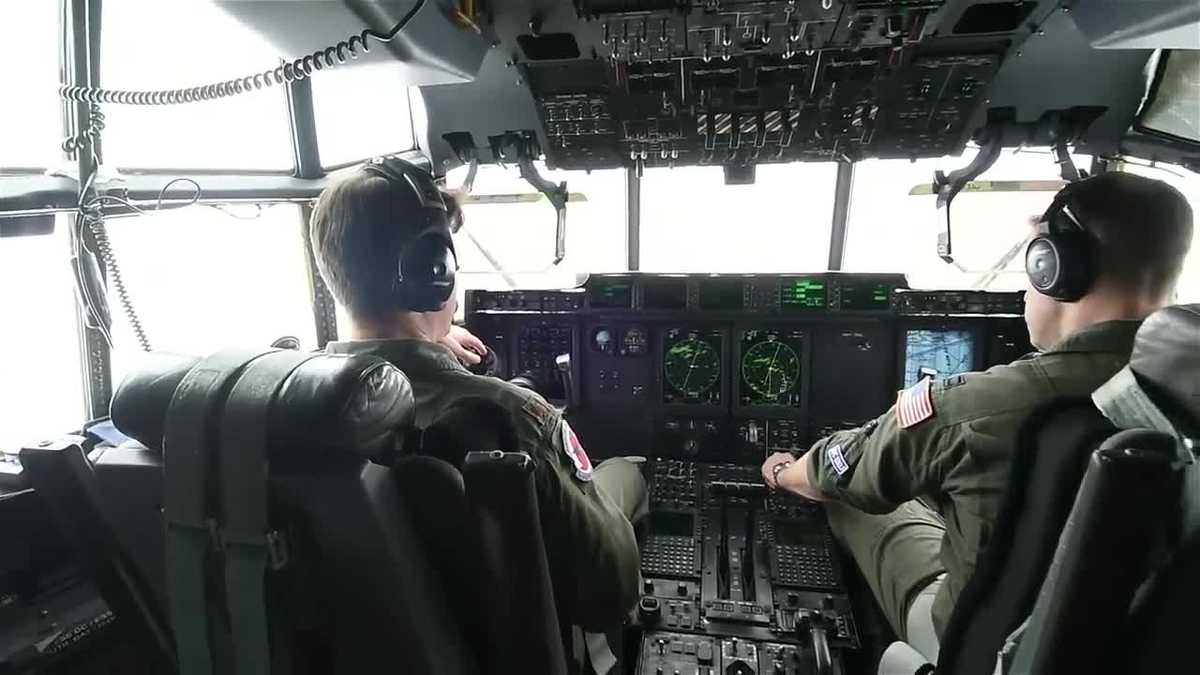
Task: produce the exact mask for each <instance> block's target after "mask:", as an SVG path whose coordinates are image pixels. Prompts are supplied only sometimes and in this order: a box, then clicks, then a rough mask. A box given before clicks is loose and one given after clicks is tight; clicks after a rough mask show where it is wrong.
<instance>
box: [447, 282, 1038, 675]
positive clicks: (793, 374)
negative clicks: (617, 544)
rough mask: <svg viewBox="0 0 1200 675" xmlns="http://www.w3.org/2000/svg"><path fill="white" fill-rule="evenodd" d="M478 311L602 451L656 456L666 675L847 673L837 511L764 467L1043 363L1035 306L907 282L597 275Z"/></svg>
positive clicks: (652, 656)
mask: <svg viewBox="0 0 1200 675" xmlns="http://www.w3.org/2000/svg"><path fill="white" fill-rule="evenodd" d="M466 306H467V307H466V308H467V321H468V327H469V328H470V329H471V330H472V331H473V332H475V333H476V334H477V335H479V336H480V337H482V338H483V339H484V340H486V341H487V342H488V344H490V345H492V346H493V349H495V350H497V354H498V358H497V363H499V364H501V367H500V372H499V373H498V375H500V376H501V377H505V378H515V377H521V378H522V379H523V381H524V382H532V383H534V385H535V387H536V388H537V389H538V390H539V391H540V392H542V394H543V395H544V396H546V397H547V398H548V399H551V400H552V402H556V403H558V404H560V405H562V406H564V407H565V409H566V411H567V415H568V416H569V418H570V420H571V425H572V427H573V428H574V430H575V431H576V432H577V433H578V434H579V436H580V438H582V439H584V441H585V442H586V444H587V447H588V452H589V454H590V455H591V456H592V457H594V458H597V459H599V458H604V457H608V456H616V455H630V454H636V455H644V456H646V457H648V458H649V462H648V463H647V465H646V467H645V469H644V473H645V476H646V480H647V484H648V486H649V491H650V494H649V499H650V512H649V514H648V515H647V517H646V518H645V519H644V520H642V521H640V522H639V524H638V528H637V530H638V538H639V551H640V554H641V575H642V583H643V586H642V589H641V591H642V592H641V598H640V600H639V604H638V612H637V621H636V624H635V628H636V629H638V630H640V631H641V642H640V645H639V646H638V649H637V652H636V654H637V655H636V659H637V672H639V673H655V674H656V675H658V674H659V673H704V674H705V675H719V674H722V673H724V674H729V673H743V674H744V673H784V674H787V673H806V674H807V673H831V674H832V673H843V674H844V673H846V672H847V663H848V661H847V652H848V650H855V649H857V648H858V647H860V645H861V643H862V640H863V638H862V636H861V635H860V633H859V624H858V621H857V619H856V617H855V614H854V611H853V609H852V604H851V594H852V593H854V592H855V591H854V590H853V589H851V588H849V587H848V586H847V575H846V574H845V573H844V563H843V561H842V559H841V554H840V552H839V550H838V547H837V545H836V544H835V542H834V539H833V535H832V533H831V532H830V530H829V527H828V524H827V522H826V519H825V514H824V510H823V509H822V508H821V506H820V505H819V504H816V503H814V502H809V501H807V500H804V499H801V498H799V497H793V496H788V495H784V494H778V493H768V491H767V489H766V486H765V485H764V484H763V482H762V477H761V475H760V473H759V472H760V469H759V466H760V464H761V462H762V460H763V458H764V457H766V456H767V455H768V454H769V453H771V452H776V451H781V450H796V449H803V448H806V447H808V446H809V445H810V444H811V443H812V442H813V441H815V440H816V439H818V438H821V437H823V436H826V435H828V434H829V433H832V432H833V431H837V430H840V429H847V428H853V427H856V426H859V425H861V424H862V423H864V422H866V421H867V420H869V419H872V418H874V417H876V416H878V415H879V414H881V413H882V412H883V411H885V410H887V408H888V407H889V406H890V405H891V404H892V402H893V401H894V400H895V396H896V391H897V390H898V389H900V388H902V387H905V386H909V385H911V384H912V383H914V382H916V381H917V380H918V379H919V378H923V377H932V378H944V377H951V376H953V375H957V374H959V373H961V372H965V371H969V370H978V369H981V368H984V367H986V366H988V365H991V364H995V363H1004V362H1008V361H1011V360H1013V359H1015V358H1017V357H1018V356H1020V355H1021V354H1023V353H1025V352H1026V351H1029V349H1030V347H1029V340H1028V336H1027V335H1026V333H1025V328H1024V322H1023V320H1022V313H1023V302H1022V299H1021V296H1020V294H1017V293H989V292H985V291H961V292H960V291H913V290H909V289H907V283H906V282H905V279H904V277H902V276H899V275H880V274H863V275H859V274H837V273H825V274H781V275H681V274H615V275H594V276H592V277H591V278H590V279H589V280H588V282H587V283H586V284H585V286H584V287H583V288H576V289H565V290H562V291H506V292H488V291H469V292H468V294H467V301H466ZM632 655H633V653H632V652H631V654H630V656H631V657H632Z"/></svg>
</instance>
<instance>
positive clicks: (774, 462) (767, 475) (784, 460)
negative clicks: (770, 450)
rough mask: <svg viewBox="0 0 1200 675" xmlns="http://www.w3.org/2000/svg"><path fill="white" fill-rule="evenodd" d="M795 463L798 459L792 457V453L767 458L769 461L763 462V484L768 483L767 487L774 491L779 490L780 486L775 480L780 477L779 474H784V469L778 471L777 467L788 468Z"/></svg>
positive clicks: (778, 453) (779, 453) (780, 453)
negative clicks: (787, 466)
mask: <svg viewBox="0 0 1200 675" xmlns="http://www.w3.org/2000/svg"><path fill="white" fill-rule="evenodd" d="M795 461H796V458H795V457H792V453H790V452H776V453H775V454H773V455H771V456H770V457H768V458H767V461H765V462H763V465H762V477H763V482H764V483H766V484H767V487H769V488H771V489H772V490H778V489H779V484H778V483H777V482H776V480H775V479H776V477H777V476H778V473H779V472H782V471H783V469H776V468H775V467H777V466H780V465H783V466H786V465H788V464H791V463H792V462H795Z"/></svg>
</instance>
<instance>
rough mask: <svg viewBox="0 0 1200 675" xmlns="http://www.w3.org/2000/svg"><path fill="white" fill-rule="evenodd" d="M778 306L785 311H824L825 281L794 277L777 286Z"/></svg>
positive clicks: (816, 278)
mask: <svg viewBox="0 0 1200 675" xmlns="http://www.w3.org/2000/svg"><path fill="white" fill-rule="evenodd" d="M779 304H780V305H782V307H783V309H785V310H803V309H825V280H824V279H822V278H820V277H794V278H791V279H784V280H783V281H781V282H780V284H779Z"/></svg>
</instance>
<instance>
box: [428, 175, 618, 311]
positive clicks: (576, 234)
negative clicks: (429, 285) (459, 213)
mask: <svg viewBox="0 0 1200 675" xmlns="http://www.w3.org/2000/svg"><path fill="white" fill-rule="evenodd" d="M536 166H537V167H538V169H539V171H541V173H542V175H543V176H544V177H546V178H547V179H548V180H552V181H554V182H555V183H558V182H561V181H566V183H567V190H568V192H570V193H571V198H570V200H569V201H568V202H567V241H566V257H565V258H564V259H563V261H562V262H560V263H559V264H557V265H555V264H554V254H555V251H554V242H555V229H556V226H557V219H556V217H555V212H554V207H553V206H551V205H550V202H549V201H547V200H546V199H545V198H544V197H543V196H542V195H541V194H540V193H538V192H537V191H536V190H534V189H533V188H532V187H531V186H530V185H529V183H527V182H525V181H524V180H522V179H521V177H520V175H519V174H518V172H517V168H516V167H515V166H510V167H508V168H507V169H505V168H501V167H499V166H495V165H488V166H481V167H480V168H479V174H478V177H477V178H476V179H475V189H474V192H473V193H472V195H471V196H470V197H469V198H467V199H466V200H464V203H463V217H464V224H463V228H462V230H460V231H459V233H458V235H457V236H456V237H455V248H456V249H457V252H458V262H459V268H460V269H459V278H460V282H461V283H459V288H460V290H461V289H463V288H467V287H470V288H493V289H503V288H508V287H510V282H516V283H517V284H518V285H520V286H524V287H534V288H539V287H540V288H549V287H556V288H561V287H563V286H567V287H570V286H574V285H575V282H576V277H577V275H586V274H588V273H590V272H616V271H622V270H624V269H626V257H625V172H624V171H622V170H620V169H615V170H605V171H593V172H591V173H586V172H583V171H551V170H547V169H546V168H545V166H544V165H543V164H542V163H540V162H538V163H536ZM465 176H466V169H465V168H459V169H455V170H454V171H451V172H450V173H449V174H448V175H447V177H446V184H447V186H448V187H450V188H455V187H457V186H459V185H461V184H462V182H463V179H464V178H465Z"/></svg>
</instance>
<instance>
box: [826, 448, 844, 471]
mask: <svg viewBox="0 0 1200 675" xmlns="http://www.w3.org/2000/svg"><path fill="white" fill-rule="evenodd" d="M825 458H826V459H827V460H829V465H830V466H832V467H833V470H834V471H835V472H836V473H837V475H839V476H842V475H845V473H846V472H847V471H849V470H850V464H849V463H848V462H846V456H845V455H844V454H842V446H841V445H834V446H833V447H830V448H827V449H826V450H825Z"/></svg>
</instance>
